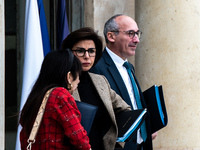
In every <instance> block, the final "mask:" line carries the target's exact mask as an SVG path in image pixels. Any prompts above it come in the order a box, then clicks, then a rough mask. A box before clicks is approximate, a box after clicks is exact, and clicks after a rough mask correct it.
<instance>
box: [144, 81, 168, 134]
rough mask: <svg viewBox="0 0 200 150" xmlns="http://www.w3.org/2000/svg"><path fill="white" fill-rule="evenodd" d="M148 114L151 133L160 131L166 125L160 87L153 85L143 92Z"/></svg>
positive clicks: (166, 118) (166, 119) (165, 114)
mask: <svg viewBox="0 0 200 150" xmlns="http://www.w3.org/2000/svg"><path fill="white" fill-rule="evenodd" d="M143 95H144V99H145V101H146V104H147V109H148V111H149V113H150V119H151V131H152V133H154V132H156V131H158V130H160V129H162V128H163V127H165V126H166V125H167V123H168V117H167V110H166V107H165V100H164V95H163V88H162V85H161V86H159V87H158V86H156V85H153V86H152V87H150V88H148V89H147V90H145V91H144V92H143Z"/></svg>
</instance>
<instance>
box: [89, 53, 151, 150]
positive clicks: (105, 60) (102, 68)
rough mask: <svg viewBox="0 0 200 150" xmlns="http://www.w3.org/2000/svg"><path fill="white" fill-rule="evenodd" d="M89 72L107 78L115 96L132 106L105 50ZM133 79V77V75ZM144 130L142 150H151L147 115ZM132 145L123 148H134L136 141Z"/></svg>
mask: <svg viewBox="0 0 200 150" xmlns="http://www.w3.org/2000/svg"><path fill="white" fill-rule="evenodd" d="M129 65H130V66H131V68H132V73H133V75H134V67H133V65H132V64H131V63H129ZM90 72H93V73H97V74H101V75H104V76H105V77H106V78H107V80H108V82H109V83H110V86H111V88H112V89H113V90H114V91H115V92H116V93H117V94H119V95H120V96H121V97H122V98H123V99H124V100H125V101H127V100H128V101H127V103H128V104H129V105H131V106H132V104H130V96H129V94H128V91H127V88H126V86H125V84H124V82H123V79H122V77H121V75H120V73H119V71H118V69H117V67H116V65H115V63H114V62H113V60H112V59H111V57H110V55H109V54H108V52H107V51H106V50H104V51H103V54H102V58H101V59H100V60H99V61H98V63H97V64H96V65H95V66H94V67H93V68H92V69H91V70H90ZM134 77H135V75H134ZM135 80H136V84H137V86H138V89H139V92H140V97H141V102H142V106H143V108H146V103H145V101H144V97H143V94H142V91H141V88H140V86H139V83H138V81H137V79H136V77H135ZM146 128H147V140H146V142H145V144H144V150H151V149H153V148H152V138H151V126H150V115H149V114H148V116H147V118H146ZM135 138H136V137H135ZM133 141H134V140H133ZM132 143H133V144H131V143H130V142H128V143H127V144H126V145H127V146H128V145H129V146H128V147H127V146H125V148H124V150H129V149H131V148H133V147H134V148H136V140H135V141H134V142H132ZM130 146H131V147H130Z"/></svg>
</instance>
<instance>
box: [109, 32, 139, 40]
mask: <svg viewBox="0 0 200 150" xmlns="http://www.w3.org/2000/svg"><path fill="white" fill-rule="evenodd" d="M111 32H124V33H126V34H128V35H129V37H130V38H131V39H133V38H134V36H135V35H137V36H138V38H140V37H141V35H142V32H141V31H137V32H135V31H133V30H129V31H111Z"/></svg>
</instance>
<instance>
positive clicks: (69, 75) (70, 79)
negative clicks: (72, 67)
mask: <svg viewBox="0 0 200 150" xmlns="http://www.w3.org/2000/svg"><path fill="white" fill-rule="evenodd" d="M72 81H73V76H72V73H71V72H70V71H69V72H68V73H67V82H68V83H69V84H71V83H72Z"/></svg>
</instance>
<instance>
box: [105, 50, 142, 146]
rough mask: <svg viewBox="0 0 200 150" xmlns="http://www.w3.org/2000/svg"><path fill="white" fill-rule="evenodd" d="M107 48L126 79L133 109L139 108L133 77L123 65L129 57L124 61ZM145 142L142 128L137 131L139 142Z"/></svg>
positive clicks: (125, 82)
mask: <svg viewBox="0 0 200 150" xmlns="http://www.w3.org/2000/svg"><path fill="white" fill-rule="evenodd" d="M106 50H107V52H108V54H109V55H110V57H111V58H112V60H113V62H114V63H115V65H116V67H117V69H118V71H119V73H120V75H121V77H122V79H123V81H124V84H125V85H126V88H127V91H128V93H129V96H130V99H131V103H132V106H133V109H134V110H135V109H138V107H137V103H136V100H135V96H134V93H133V86H132V83H131V79H130V77H129V75H128V72H127V69H126V68H125V67H124V66H123V64H124V62H125V61H127V59H126V60H125V61H124V60H123V59H122V58H121V57H119V56H118V55H116V54H115V53H113V52H112V51H111V50H109V49H108V48H107V47H106ZM142 142H143V139H142V137H141V134H140V129H139V130H138V131H137V143H138V144H140V143H142Z"/></svg>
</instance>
